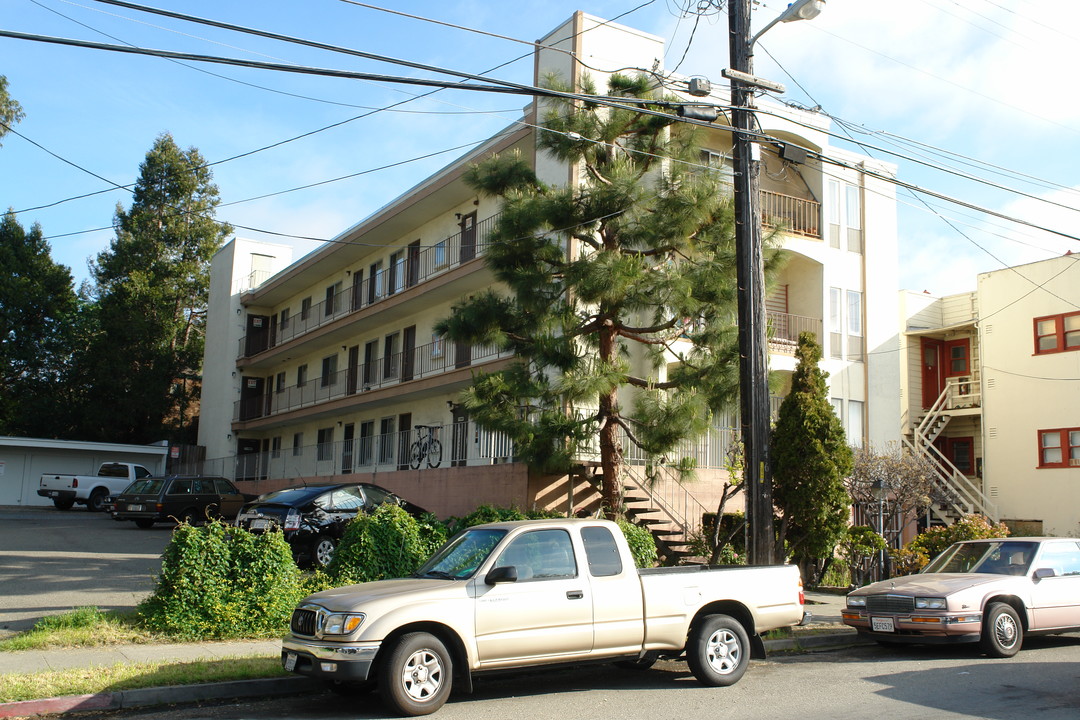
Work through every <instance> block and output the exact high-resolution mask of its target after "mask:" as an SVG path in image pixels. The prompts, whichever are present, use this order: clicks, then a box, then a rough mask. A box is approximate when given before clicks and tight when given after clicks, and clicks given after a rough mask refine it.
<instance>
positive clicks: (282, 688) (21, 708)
mask: <svg viewBox="0 0 1080 720" xmlns="http://www.w3.org/2000/svg"><path fill="white" fill-rule="evenodd" d="M866 644H872V641H871V640H867V639H866V638H862V637H860V636H859V634H858V632H856V631H854V630H852V631H850V632H842V631H841V632H834V633H822V634H820V635H802V636H797V637H791V638H779V639H776V640H766V641H765V649H766V650H767V651H769V652H798V651H802V650H833V649H838V648H844V647H850V646H852V645H866ZM324 688H325V684H324V683H323V682H322V681H320V680H316V679H314V678H307V677H288V678H262V679H258V680H234V681H231V682H220V683H204V684H201V685H172V686H169V687H152V688H139V689H137V690H118V691H117V692H112V693H100V694H97V695H68V696H65V697H58V698H47V699H42V700H23V701H21V702H10V703H0V718H13V717H27V716H34V715H58V714H62V713H78V712H88V711H91V710H120V709H122V708H135V707H148V706H152V705H169V704H174V703H193V702H200V701H203V700H226V699H233V698H246V697H260V698H266V697H275V696H282V695H300V694H303V693H307V692H317V691H321V690H322V689H324Z"/></svg>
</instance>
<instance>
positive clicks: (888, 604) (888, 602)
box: [866, 595, 915, 613]
mask: <svg viewBox="0 0 1080 720" xmlns="http://www.w3.org/2000/svg"><path fill="white" fill-rule="evenodd" d="M914 609H915V598H913V597H910V596H907V595H870V596H868V597H867V598H866V610H867V611H868V612H887V613H909V612H911V611H912V610H914Z"/></svg>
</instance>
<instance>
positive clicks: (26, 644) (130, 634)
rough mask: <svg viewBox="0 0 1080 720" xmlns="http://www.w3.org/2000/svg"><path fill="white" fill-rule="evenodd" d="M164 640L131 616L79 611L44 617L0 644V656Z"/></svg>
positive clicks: (95, 609)
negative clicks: (11, 653) (19, 652)
mask: <svg viewBox="0 0 1080 720" xmlns="http://www.w3.org/2000/svg"><path fill="white" fill-rule="evenodd" d="M166 640H168V638H165V637H162V636H160V635H157V634H155V633H153V632H151V631H149V630H147V629H146V628H144V627H143V626H142V624H141V622H140V620H139V618H138V616H137V615H135V614H134V613H117V612H106V611H103V610H99V609H98V608H96V607H81V608H76V609H75V610H72V611H71V612H68V613H63V614H61V615H47V616H45V617H43V618H42V619H40V620H38V621H37V622H36V623H35V624H34V627H32V628H31V629H30V630H27V631H26V632H24V633H21V634H19V635H16V636H14V637H10V638H6V639H4V640H0V652H9V651H11V650H47V649H49V648H70V647H99V646H103V645H122V644H131V643H135V644H145V643H153V642H163V641H166Z"/></svg>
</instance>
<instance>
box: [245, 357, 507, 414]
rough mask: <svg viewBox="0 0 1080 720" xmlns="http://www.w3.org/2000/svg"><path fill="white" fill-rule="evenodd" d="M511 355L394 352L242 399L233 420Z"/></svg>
mask: <svg viewBox="0 0 1080 720" xmlns="http://www.w3.org/2000/svg"><path fill="white" fill-rule="evenodd" d="M459 351H460V352H459ZM511 355H512V353H511V352H509V351H504V350H500V349H499V348H497V347H495V346H494V345H471V346H463V347H459V346H458V345H457V344H455V343H453V342H451V341H448V340H447V341H443V342H438V343H429V344H427V345H421V346H420V347H417V348H415V349H413V350H412V351H411V352H397V353H393V354H391V355H389V356H383V357H380V358H377V359H373V360H372V361H370V362H364V363H359V364H357V365H356V366H355V367H351V368H347V369H345V370H339V371H337V372H334V373H331V374H330V375H325V376H321V377H317V378H313V379H310V380H307V381H306V382H304V384H303V385H290V386H287V387H282V388H276V387H274V388H270V389H269V391H268V390H267V389H266V388H265V387H264V388H263V392H262V393H261V394H260V395H258V396H252V397H246V398H243V399H241V400H238V401H237V402H236V403H235V404H234V407H233V421H244V420H255V419H257V418H261V417H268V416H271V415H280V414H281V413H287V412H291V411H293V410H298V409H300V408H304V407H309V406H311V405H318V404H320V403H326V402H330V401H332V400H338V399H340V398H343V397H348V396H350V395H356V394H358V393H365V392H370V391H372V390H378V389H379V388H383V387H387V386H390V385H397V384H399V383H403V382H407V381H409V380H418V379H420V378H426V377H431V376H433V375H442V374H444V373H448V372H450V371H452V370H456V369H459V368H463V367H469V366H471V365H474V364H476V363H479V362H490V361H492V360H499V359H501V358H506V357H510V356H511Z"/></svg>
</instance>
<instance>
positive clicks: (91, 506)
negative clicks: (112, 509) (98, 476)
mask: <svg viewBox="0 0 1080 720" xmlns="http://www.w3.org/2000/svg"><path fill="white" fill-rule="evenodd" d="M107 497H109V491H108V490H106V489H105V488H97V489H96V490H94V492H92V493H90V499H89V500H87V501H86V509H87V510H89V511H90V512H101V511H102V510H104V509H105V498H107Z"/></svg>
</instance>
